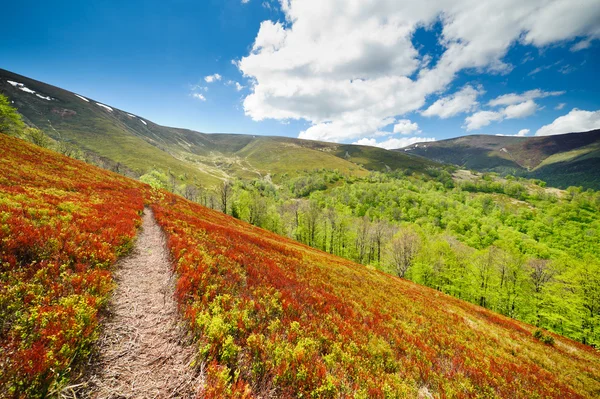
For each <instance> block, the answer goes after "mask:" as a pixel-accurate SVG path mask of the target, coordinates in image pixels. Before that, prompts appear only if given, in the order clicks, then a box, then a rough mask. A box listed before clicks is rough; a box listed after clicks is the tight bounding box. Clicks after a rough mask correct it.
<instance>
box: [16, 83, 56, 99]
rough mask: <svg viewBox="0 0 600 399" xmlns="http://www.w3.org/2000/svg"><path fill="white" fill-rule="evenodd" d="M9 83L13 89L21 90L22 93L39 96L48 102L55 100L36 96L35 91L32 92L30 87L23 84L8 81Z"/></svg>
mask: <svg viewBox="0 0 600 399" xmlns="http://www.w3.org/2000/svg"><path fill="white" fill-rule="evenodd" d="M7 82H8V83H10V84H11V85H12V86H13V87H16V88H17V89H19V90H21V91H24V92H25V93H30V94H35V95H36V96H38V97H39V98H43V99H44V100H48V101H51V100H53V98H52V97H49V96H42V95H41V94H36V93H35V90H31V89H30V88H29V87H27V86H25V85H24V84H23V83H19V82H15V81H14V80H7Z"/></svg>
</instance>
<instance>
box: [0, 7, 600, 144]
mask: <svg viewBox="0 0 600 399" xmlns="http://www.w3.org/2000/svg"><path fill="white" fill-rule="evenodd" d="M468 1H470V0H464V1H462V3H465V4H462V3H461V1H457V2H455V3H456V5H453V6H452V7H451V8H448V7H449V6H448V5H445V4H443V3H444V2H442V1H440V2H439V3H440V4H439V5H436V4H434V3H435V2H432V5H433V6H432V7H429V8H427V9H425V8H424V7H420V6H418V5H407V4H400V3H401V2H393V1H386V0H380V1H371V2H369V5H367V4H366V2H360V1H358V2H347V3H346V2H344V1H341V0H329V1H328V0H314V1H313V0H282V3H279V2H277V1H275V0H267V1H259V0H249V1H247V2H246V3H244V2H242V1H240V0H208V1H173V2H165V1H128V2H117V1H100V2H75V1H61V2H53V3H51V2H42V1H34V2H31V1H24V2H11V3H10V4H6V5H3V13H4V14H5V15H8V16H12V17H11V18H5V19H4V21H3V24H4V26H3V30H4V32H5V35H4V37H3V40H2V41H0V60H1V61H2V62H1V64H0V67H2V68H5V69H8V70H11V71H13V72H16V73H19V74H23V75H26V76H29V77H31V78H34V79H38V80H41V81H44V82H47V83H50V84H54V85H56V86H59V87H62V88H65V89H68V90H71V91H74V92H77V93H80V94H83V95H85V96H87V97H91V98H93V99H95V100H98V101H100V102H103V103H106V104H110V105H113V106H115V107H117V108H120V109H123V110H126V111H129V112H132V113H136V114H139V115H141V116H143V117H146V118H147V119H150V120H152V121H154V122H156V123H160V124H164V125H169V126H177V127H186V128H191V129H195V130H199V131H203V132H236V133H247V134H265V135H285V136H292V137H298V136H299V135H300V137H304V138H310V139H320V140H330V141H339V142H348V143H350V142H361V143H364V144H372V145H381V146H395V145H400V144H402V145H405V144H409V142H415V141H419V140H424V139H426V140H432V139H436V140H440V139H444V138H449V137H455V136H459V135H464V134H475V133H484V134H506V135H509V134H510V135H514V134H517V133H518V132H519V131H521V134H525V133H524V132H525V130H524V129H528V130H529V131H528V132H527V135H529V136H532V135H534V134H536V133H539V134H555V133H561V132H562V130H565V129H569V128H571V127H572V129H573V130H574V131H575V130H579V129H582V128H596V127H600V126H596V125H600V82H599V80H598V76H597V70H598V64H599V61H600V40H598V38H599V37H600V27H599V23H598V22H597V21H599V20H600V5H599V2H598V1H593V0H592V1H590V2H589V4H587V5H586V4H583V3H582V4H581V5H579V6H577V7H579V9H577V8H575V9H573V8H574V7H576V6H569V2H568V1H560V0H557V1H555V2H554V3H552V5H546V3H543V4H542V3H540V5H533V3H536V2H535V1H534V0H532V1H531V2H530V3H532V6H531V8H528V7H529V4H527V6H522V5H520V3H523V2H522V1H521V2H516V3H515V2H514V1H513V0H499V1H497V2H494V3H495V5H494V6H493V7H496V8H497V7H500V11H503V10H509V9H510V10H513V14H515V16H514V20H511V19H507V20H501V21H500V22H498V21H497V19H498V18H496V20H493V21H492V20H490V21H487V20H486V19H489V18H492V17H491V16H494V15H497V13H498V9H489V8H486V7H488V6H487V5H485V6H481V5H480V6H477V7H474V6H471V5H469V4H467V3H468ZM124 3H125V4H124ZM350 3H352V4H351V5H349V4H350ZM504 3H506V4H504ZM525 3H527V2H525ZM489 7H492V6H491V5H490V6H489ZM477 13H478V14H477ZM502 15H504V13H502ZM501 18H502V17H501ZM501 18H500V19H501ZM507 18H508V17H507ZM464 21H468V22H467V23H465V22H464ZM522 21H526V22H522ZM527 21H529V22H527ZM546 29H547V30H546ZM550 31H551V33H549V32H550ZM373 32H375V33H373ZM575 50H577V51H575ZM232 61H233V62H232ZM214 74H218V75H219V76H220V77H221V78H220V80H217V79H214V80H213V81H212V82H207V81H206V80H205V78H206V77H207V76H210V75H214ZM235 82H237V83H238V84H239V85H241V86H244V87H243V88H242V89H241V90H237V88H236V84H235ZM457 93H458V94H457ZM509 94H513V97H512V98H511V99H508V97H505V101H497V102H498V103H499V105H491V104H490V101H492V100H494V99H496V98H498V97H499V96H502V95H509ZM453 99H454V101H451V100H453ZM438 100H439V102H438V104H437V106H436V107H433V108H430V106H431V105H432V104H435V103H436V101H438ZM561 104H563V105H561ZM517 106H518V107H517ZM428 109H429V111H427V112H424V111H426V110H428ZM584 111H585V112H584ZM427 115H428V116H427ZM467 118H471V119H467ZM560 118H563V119H560ZM557 120H558V121H557ZM543 126H549V127H548V128H545V129H542V130H541V131H540V128H542V127H543ZM394 131H395V133H394ZM385 143H387V144H385Z"/></svg>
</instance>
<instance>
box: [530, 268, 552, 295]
mask: <svg viewBox="0 0 600 399" xmlns="http://www.w3.org/2000/svg"><path fill="white" fill-rule="evenodd" d="M527 265H528V266H529V276H530V277H531V281H532V283H533V290H534V291H535V293H536V294H540V293H541V292H542V290H543V289H544V286H545V285H546V284H547V283H548V282H549V281H550V280H552V277H554V270H552V268H551V267H550V261H549V260H547V259H531V260H530V261H529V262H528V264H527Z"/></svg>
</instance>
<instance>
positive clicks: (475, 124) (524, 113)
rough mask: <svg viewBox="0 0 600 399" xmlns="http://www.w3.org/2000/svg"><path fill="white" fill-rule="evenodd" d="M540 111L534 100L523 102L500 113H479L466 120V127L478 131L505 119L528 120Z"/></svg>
mask: <svg viewBox="0 0 600 399" xmlns="http://www.w3.org/2000/svg"><path fill="white" fill-rule="evenodd" d="M537 110H538V105H537V104H536V103H535V101H533V100H527V101H523V102H522V103H519V104H513V105H509V106H508V107H505V108H503V109H501V110H499V111H479V112H475V113H474V114H473V115H471V116H468V117H467V118H465V125H464V127H465V128H466V129H467V130H468V131H471V130H477V129H480V128H482V127H484V126H488V125H489V124H490V123H492V122H501V121H503V120H504V119H517V118H526V117H528V116H531V115H533V114H534V113H535V111H537Z"/></svg>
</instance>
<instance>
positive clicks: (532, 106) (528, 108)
mask: <svg viewBox="0 0 600 399" xmlns="http://www.w3.org/2000/svg"><path fill="white" fill-rule="evenodd" d="M536 110H537V104H536V103H535V102H534V101H533V100H527V101H524V102H522V103H519V104H514V105H509V106H508V107H506V108H504V110H503V111H502V112H503V114H504V117H505V118H506V119H515V118H525V117H528V116H530V115H533V114H534V113H535V111H536Z"/></svg>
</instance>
